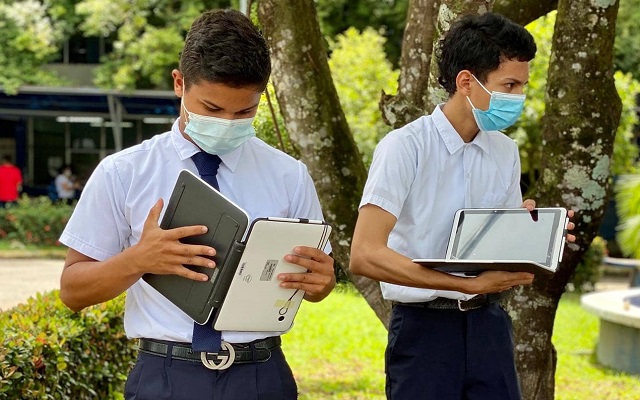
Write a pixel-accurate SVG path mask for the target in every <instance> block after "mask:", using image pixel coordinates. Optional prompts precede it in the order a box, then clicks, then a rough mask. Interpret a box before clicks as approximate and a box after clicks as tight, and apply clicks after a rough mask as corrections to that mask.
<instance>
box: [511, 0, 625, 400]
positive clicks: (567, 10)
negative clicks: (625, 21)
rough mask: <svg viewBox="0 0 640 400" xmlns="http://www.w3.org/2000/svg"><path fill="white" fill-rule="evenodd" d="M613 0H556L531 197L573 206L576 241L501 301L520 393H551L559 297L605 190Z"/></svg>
mask: <svg viewBox="0 0 640 400" xmlns="http://www.w3.org/2000/svg"><path fill="white" fill-rule="evenodd" d="M617 12H618V2H617V1H616V0H606V1H591V0H560V1H559V3H558V15H557V17H556V24H555V29H554V34H553V43H552V50H551V59H550V65H549V72H548V77H547V95H546V99H547V100H546V105H545V110H546V111H545V116H544V119H543V137H544V143H545V144H544V145H545V151H544V155H543V159H542V168H541V171H542V173H541V178H540V179H539V180H538V181H537V182H536V184H535V186H534V189H533V191H532V193H529V194H528V197H531V198H533V199H535V200H536V201H537V203H538V205H540V206H565V207H567V208H571V209H573V210H575V211H576V217H575V218H574V222H575V223H576V225H577V226H576V229H575V231H574V233H575V234H576V236H577V240H576V242H575V243H574V244H571V245H569V246H568V247H567V249H566V250H565V253H564V258H563V261H562V263H561V266H560V268H559V270H558V272H556V273H555V274H554V275H553V276H552V277H551V278H542V277H536V280H535V282H534V284H533V285H532V286H527V287H522V288H520V289H518V291H517V293H515V294H514V296H512V297H510V299H509V300H508V301H507V303H506V307H507V309H508V311H509V313H510V315H511V316H512V318H513V322H514V336H515V342H516V359H517V364H518V373H519V376H520V380H521V384H522V390H523V397H524V399H530V400H546V399H549V400H551V399H553V398H554V374H555V369H556V361H557V357H556V352H555V349H554V347H553V344H552V343H551V335H552V333H553V322H554V318H555V314H556V309H557V306H558V302H559V300H560V296H561V295H562V293H563V292H564V288H565V286H566V284H567V282H568V281H569V278H570V277H571V275H572V273H573V272H574V271H575V268H576V266H577V265H578V263H579V262H580V260H581V259H582V256H583V254H584V252H585V251H586V250H587V248H588V247H589V244H590V243H591V241H592V240H593V238H594V236H595V235H596V232H597V230H598V226H599V225H600V222H601V219H602V216H603V214H604V211H605V208H606V205H607V201H608V197H609V195H610V187H609V165H610V161H611V155H612V152H613V142H614V137H615V132H616V129H617V127H618V123H619V120H620V113H621V108H622V106H621V102H620V98H619V97H618V93H617V91H616V88H615V83H614V78H613V51H614V49H613V44H614V39H615V23H616V17H617Z"/></svg>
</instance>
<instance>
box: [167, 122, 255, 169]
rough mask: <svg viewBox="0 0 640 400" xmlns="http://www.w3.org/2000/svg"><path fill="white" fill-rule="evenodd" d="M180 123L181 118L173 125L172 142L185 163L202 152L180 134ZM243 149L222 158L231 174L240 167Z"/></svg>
mask: <svg viewBox="0 0 640 400" xmlns="http://www.w3.org/2000/svg"><path fill="white" fill-rule="evenodd" d="M179 122H180V118H178V119H176V120H175V122H174V123H173V126H172V127H171V140H172V142H173V145H174V147H175V149H176V152H177V153H178V157H180V160H182V161H184V160H186V159H187V158H191V156H193V155H194V154H196V153H197V152H199V151H202V150H200V148H199V147H198V146H196V145H195V144H194V143H192V142H190V141H189V140H187V139H185V137H184V136H182V132H180V125H179ZM242 147H243V146H240V147H238V148H237V149H235V150H234V151H232V152H231V153H227V154H224V155H221V156H220V159H221V160H222V163H223V164H224V165H226V166H227V167H228V168H229V169H230V170H231V172H234V171H235V170H236V167H237V166H238V162H239V161H240V155H241V148H242Z"/></svg>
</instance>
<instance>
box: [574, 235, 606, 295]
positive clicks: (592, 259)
mask: <svg viewBox="0 0 640 400" xmlns="http://www.w3.org/2000/svg"><path fill="white" fill-rule="evenodd" d="M606 249H607V242H606V241H605V240H604V239H603V238H601V237H600V236H596V237H595V238H593V241H592V242H591V245H589V248H588V249H587V251H586V252H585V253H584V256H583V257H582V261H580V263H579V264H578V266H577V267H576V270H575V271H574V272H573V276H572V277H571V280H570V281H569V284H568V285H567V286H568V290H569V291H577V292H589V291H592V290H594V288H595V284H596V282H597V281H598V279H600V275H601V273H602V271H601V268H600V266H601V265H602V259H603V258H604V255H605V252H606Z"/></svg>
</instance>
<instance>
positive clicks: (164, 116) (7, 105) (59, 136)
mask: <svg viewBox="0 0 640 400" xmlns="http://www.w3.org/2000/svg"><path fill="white" fill-rule="evenodd" d="M108 51H110V45H109V43H105V40H104V39H102V38H100V39H98V38H85V37H82V36H75V37H72V38H71V39H70V40H69V41H67V43H66V44H65V46H64V48H63V50H62V52H61V54H60V57H59V60H58V62H56V63H53V64H50V65H48V66H47V68H50V69H53V70H55V71H56V72H57V73H58V74H59V75H60V76H62V77H64V78H66V79H67V80H68V81H70V82H72V86H70V87H40V86H24V87H21V88H20V90H19V92H18V93H17V94H16V95H7V94H6V93H4V92H3V91H0V155H2V154H8V155H10V156H11V157H12V159H13V160H15V164H16V165H17V166H18V167H19V168H20V169H21V170H22V173H23V176H24V186H23V188H24V189H23V190H24V192H25V193H27V194H29V195H41V194H42V195H44V194H46V192H47V186H48V185H49V184H50V182H51V180H52V179H53V178H54V177H55V176H56V174H57V169H58V168H59V167H60V166H61V165H63V164H71V165H73V166H74V169H75V171H76V173H77V177H78V179H79V180H80V181H85V180H86V179H87V178H88V177H89V175H90V174H91V172H92V171H93V169H94V168H95V167H96V165H97V164H98V162H99V161H100V160H101V159H103V158H104V157H106V156H107V155H109V154H111V153H114V152H116V151H119V150H121V149H123V148H126V147H129V146H131V145H134V144H136V143H140V142H141V141H143V140H144V139H147V138H149V137H151V136H153V135H155V134H157V133H160V132H164V131H166V130H168V129H170V127H171V124H172V123H173V121H174V120H175V118H176V117H177V116H178V114H179V112H178V111H179V106H180V101H179V100H180V99H178V98H177V97H176V96H175V94H174V93H173V91H167V90H164V91H161V90H138V91H131V92H118V91H109V90H102V89H97V88H95V87H93V86H92V85H93V84H92V78H93V69H94V68H95V67H96V66H97V65H98V63H99V60H100V58H101V56H102V55H104V54H105V52H108Z"/></svg>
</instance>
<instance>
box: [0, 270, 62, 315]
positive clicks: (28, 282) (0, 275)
mask: <svg viewBox="0 0 640 400" xmlns="http://www.w3.org/2000/svg"><path fill="white" fill-rule="evenodd" d="M63 266H64V260H46V259H29V258H27V259H0V310H6V309H8V308H11V307H14V306H16V305H17V304H19V303H21V302H24V301H25V300H26V299H27V298H29V297H31V296H33V295H35V294H36V293H37V292H47V291H49V290H53V289H59V288H60V273H61V272H62V267H63Z"/></svg>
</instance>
